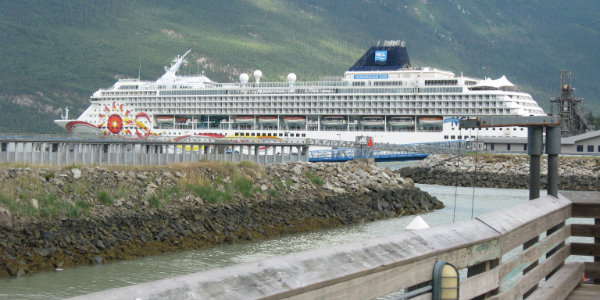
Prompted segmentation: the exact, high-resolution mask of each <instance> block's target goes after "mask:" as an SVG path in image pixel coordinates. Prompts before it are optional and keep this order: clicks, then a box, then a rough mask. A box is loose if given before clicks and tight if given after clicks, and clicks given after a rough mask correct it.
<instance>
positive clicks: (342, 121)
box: [321, 116, 346, 126]
mask: <svg viewBox="0 0 600 300" xmlns="http://www.w3.org/2000/svg"><path fill="white" fill-rule="evenodd" d="M321 124H323V126H341V125H346V117H344V116H325V117H323V119H322V120H321Z"/></svg>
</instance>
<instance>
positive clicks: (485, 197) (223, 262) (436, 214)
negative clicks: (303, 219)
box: [0, 162, 545, 300]
mask: <svg viewBox="0 0 600 300" xmlns="http://www.w3.org/2000/svg"><path fill="white" fill-rule="evenodd" d="M411 164H414V162H403V163H397V162H395V163H385V164H384V165H385V166H389V167H391V168H393V169H395V168H399V167H402V166H406V165H411ZM418 186H419V187H420V188H421V189H422V190H424V191H426V192H428V193H430V194H432V195H434V196H436V197H437V198H438V199H440V200H441V201H443V202H444V204H445V205H446V207H445V208H444V209H442V210H437V211H433V212H430V213H426V214H423V215H421V217H422V218H423V219H424V220H425V221H426V222H427V223H429V224H430V225H431V226H436V225H441V224H448V223H452V222H458V221H464V220H469V219H471V218H472V216H478V215H481V214H484V213H488V212H491V211H494V210H497V209H500V208H504V207H508V206H511V205H515V204H517V203H519V202H523V201H527V199H528V195H529V192H528V191H527V190H516V189H493V188H475V189H474V188H471V187H458V188H457V187H452V186H440V185H424V184H418ZM544 194H545V193H544ZM455 207H456V209H455ZM413 218H414V216H406V217H401V218H392V219H387V220H380V221H376V222H371V223H364V224H357V225H352V226H346V227H342V228H334V229H330V230H324V231H319V232H311V233H304V234H295V235H288V236H280V237H275V238H272V239H268V240H263V241H253V242H247V243H243V244H236V245H222V246H218V247H214V248H210V249H203V250H196V251H182V252H176V253H170V254H165V255H159V256H152V257H145V258H140V259H134V260H127V261H120V262H114V263H109V264H104V265H96V266H82V267H76V268H71V269H66V270H63V271H55V272H43V273H39V274H34V275H32V276H25V277H21V278H8V279H1V280H0V299H11V300H17V299H62V298H66V297H72V296H76V295H82V294H87V293H91V292H95V291H100V290H104V289H109V288H115V287H122V286H127V285H132V284H137V283H142V282H147V281H153V280H158V279H164V278H167V277H173V276H177V275H183V274H189V273H194V272H199V271H202V270H208V269H213V268H219V267H224V266H228V265H233V264H240V263H246V262H251V261H256V260H261V259H265V258H268V257H272V256H277V255H283V254H287V253H291V252H298V251H304V250H309V249H316V248H323V247H328V246H333V245H338V244H344V243H351V242H358V241H362V240H367V239H373V238H377V237H383V236H387V235H393V234H397V233H399V232H401V231H403V230H404V228H405V227H406V225H408V223H409V222H410V221H411V220H412V219H413Z"/></svg>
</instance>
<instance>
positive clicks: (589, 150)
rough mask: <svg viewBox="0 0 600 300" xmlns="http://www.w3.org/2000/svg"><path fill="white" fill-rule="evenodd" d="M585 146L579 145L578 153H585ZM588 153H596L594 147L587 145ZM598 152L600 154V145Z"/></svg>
mask: <svg viewBox="0 0 600 300" xmlns="http://www.w3.org/2000/svg"><path fill="white" fill-rule="evenodd" d="M583 146H584V145H577V152H583ZM587 152H594V145H587ZM598 152H600V145H598Z"/></svg>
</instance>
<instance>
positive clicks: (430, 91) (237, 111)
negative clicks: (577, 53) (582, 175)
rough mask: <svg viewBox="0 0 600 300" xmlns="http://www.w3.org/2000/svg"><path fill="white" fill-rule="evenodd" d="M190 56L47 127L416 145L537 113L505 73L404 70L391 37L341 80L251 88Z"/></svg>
mask: <svg viewBox="0 0 600 300" xmlns="http://www.w3.org/2000/svg"><path fill="white" fill-rule="evenodd" d="M189 52H190V51H189V50H188V51H187V52H186V53H185V54H184V55H182V56H179V57H177V58H176V59H175V60H173V62H172V64H171V66H170V67H169V68H167V67H165V70H166V72H165V74H164V75H163V76H161V77H160V78H159V79H158V80H156V81H143V80H139V79H120V80H119V81H117V82H116V83H115V84H114V85H113V86H112V87H110V88H108V89H100V90H98V91H96V92H95V93H94V94H93V95H92V97H91V105H90V107H89V108H88V109H87V110H85V111H84V112H83V114H82V115H81V116H80V117H79V118H77V119H76V120H68V119H66V118H65V119H62V120H56V121H55V122H56V123H57V124H58V125H60V126H63V127H64V128H66V129H67V130H68V131H70V132H72V133H74V134H98V135H105V136H113V135H116V136H123V137H131V138H142V139H147V138H157V137H161V138H163V139H174V140H179V139H189V138H196V139H197V138H203V139H204V138H205V139H219V138H234V139H235V138H258V137H261V138H265V137H267V138H277V139H286V138H323V139H339V140H348V141H354V139H355V137H356V136H371V137H373V138H374V140H376V141H379V142H388V143H402V144H404V143H416V142H433V141H444V140H456V139H466V138H474V137H475V136H478V135H484V136H526V131H525V132H524V131H523V130H522V129H521V128H516V127H515V128H492V129H489V128H488V129H487V130H479V131H478V132H473V131H465V130H462V131H460V130H459V128H458V121H459V120H460V119H462V118H466V117H475V116H489V115H523V116H529V115H534V116H535V115H545V113H544V112H543V110H542V109H541V108H540V107H539V106H538V104H537V103H536V102H535V101H534V100H533V99H532V97H531V96H530V95H529V94H527V93H524V92H520V91H519V90H518V89H517V87H516V86H515V85H513V84H512V83H511V82H510V81H508V79H506V77H504V76H503V77H501V78H499V79H496V80H492V79H489V78H486V79H476V78H471V77H465V76H462V75H461V76H456V75H455V74H454V73H452V72H450V71H444V70H440V69H436V68H432V67H412V66H411V64H410V60H409V57H408V52H407V50H406V47H405V45H404V42H401V41H385V42H384V43H383V44H382V45H381V46H374V47H371V48H370V49H369V50H368V51H367V52H366V53H365V54H364V55H363V56H362V57H361V58H360V59H359V60H358V61H357V62H356V63H355V64H354V65H353V66H352V67H350V68H349V69H348V70H347V71H346V72H345V73H344V75H343V76H340V77H324V78H323V79H322V80H319V81H314V82H300V81H297V80H296V75H295V74H293V73H290V74H288V76H287V82H261V80H260V79H261V77H262V72H260V71H258V70H257V71H255V72H254V74H253V77H254V79H255V80H254V82H250V76H249V75H248V74H245V73H244V74H241V75H240V76H239V79H240V82H237V83H217V82H214V81H212V80H210V79H209V78H208V77H206V76H205V75H194V76H180V75H177V71H178V69H179V67H180V65H181V64H182V63H184V62H185V57H186V56H187V55H188V53H189Z"/></svg>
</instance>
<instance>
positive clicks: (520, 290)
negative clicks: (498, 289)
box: [489, 245, 570, 300]
mask: <svg viewBox="0 0 600 300" xmlns="http://www.w3.org/2000/svg"><path fill="white" fill-rule="evenodd" d="M569 253H570V247H569V245H565V247H563V248H561V249H560V250H558V251H557V252H556V253H554V254H553V255H552V256H550V257H549V258H548V259H546V260H545V261H543V262H541V263H540V264H539V265H537V266H536V267H535V268H533V269H532V270H531V271H529V272H528V273H527V274H524V275H523V278H521V280H519V281H518V282H517V283H516V284H515V285H514V286H513V287H511V288H510V289H509V290H507V291H504V292H502V293H500V294H498V295H494V296H492V297H490V298H489V299H496V300H499V299H519V298H520V297H521V296H522V295H523V294H524V293H525V292H527V291H529V290H530V289H531V288H532V287H534V286H536V285H537V284H538V283H539V282H540V280H542V279H543V278H544V277H545V276H546V275H548V273H550V272H551V271H552V270H554V269H556V267H558V266H559V265H560V264H562V263H563V262H564V261H565V259H566V258H567V257H568V256H569Z"/></svg>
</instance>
